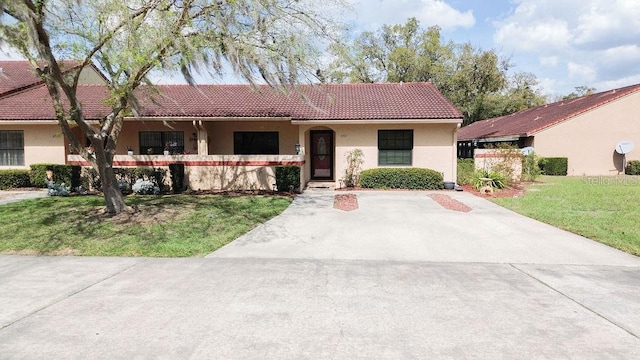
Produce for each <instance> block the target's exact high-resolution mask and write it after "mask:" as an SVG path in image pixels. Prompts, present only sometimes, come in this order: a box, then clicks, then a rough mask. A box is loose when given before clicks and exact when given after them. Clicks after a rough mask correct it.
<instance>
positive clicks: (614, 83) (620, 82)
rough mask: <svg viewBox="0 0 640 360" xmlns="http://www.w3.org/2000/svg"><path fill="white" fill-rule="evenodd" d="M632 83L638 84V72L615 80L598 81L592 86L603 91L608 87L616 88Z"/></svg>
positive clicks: (639, 79) (639, 75)
mask: <svg viewBox="0 0 640 360" xmlns="http://www.w3.org/2000/svg"><path fill="white" fill-rule="evenodd" d="M634 84H640V74H638V75H631V76H627V77H623V78H619V79H615V80H609V81H599V82H596V83H594V84H593V87H595V88H596V89H597V90H598V91H605V90H609V89H617V88H621V87H624V86H629V85H634Z"/></svg>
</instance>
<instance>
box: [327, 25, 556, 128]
mask: <svg viewBox="0 0 640 360" xmlns="http://www.w3.org/2000/svg"><path fill="white" fill-rule="evenodd" d="M330 50H331V52H332V54H333V55H334V61H333V63H332V64H331V65H330V66H329V67H328V69H327V71H326V73H327V80H328V81H331V82H383V81H384V82H400V81H403V82H418V81H431V82H433V84H434V85H435V86H436V87H437V88H438V89H439V90H440V91H441V92H442V93H443V95H444V96H446V97H447V98H448V99H449V100H450V101H451V102H452V103H453V104H454V105H455V106H456V107H457V108H458V109H460V110H461V111H462V112H463V114H464V124H465V125H466V124H470V123H472V122H474V121H477V120H481V119H486V118H489V117H495V116H501V115H507V114H510V113H513V112H516V111H520V110H523V109H526V108H529V107H532V106H538V105H541V104H544V102H545V99H544V97H543V96H542V95H541V94H540V93H539V90H538V81H537V79H536V77H535V75H533V74H531V73H516V74H514V75H512V76H509V75H508V70H509V69H510V68H511V65H510V64H509V61H508V60H507V59H503V58H501V57H500V56H499V55H498V54H497V53H496V52H495V51H494V50H488V51H487V50H482V49H480V48H476V47H474V46H472V45H471V44H468V43H466V44H456V43H454V42H451V41H449V42H445V41H444V40H443V39H442V36H441V34H440V28H439V27H437V26H433V27H429V28H428V29H426V30H425V29H423V28H421V27H420V24H419V22H418V20H416V19H415V18H410V19H409V20H407V22H406V23H405V24H404V25H391V26H389V25H384V26H383V27H382V28H381V29H380V30H378V31H377V32H363V33H362V34H360V35H359V36H358V37H357V38H355V40H353V41H352V42H349V43H341V44H337V45H334V46H333V47H331V49H330Z"/></svg>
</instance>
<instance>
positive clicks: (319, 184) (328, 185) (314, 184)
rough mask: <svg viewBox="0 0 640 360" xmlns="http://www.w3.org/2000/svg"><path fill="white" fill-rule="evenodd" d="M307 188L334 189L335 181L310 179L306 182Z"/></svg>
mask: <svg viewBox="0 0 640 360" xmlns="http://www.w3.org/2000/svg"><path fill="white" fill-rule="evenodd" d="M307 189H327V190H335V189H336V183H335V181H310V182H308V183H307Z"/></svg>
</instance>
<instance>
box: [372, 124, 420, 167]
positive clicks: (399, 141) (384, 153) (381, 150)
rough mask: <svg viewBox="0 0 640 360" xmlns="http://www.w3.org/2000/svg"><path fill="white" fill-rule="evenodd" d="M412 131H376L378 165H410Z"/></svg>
mask: <svg viewBox="0 0 640 360" xmlns="http://www.w3.org/2000/svg"><path fill="white" fill-rule="evenodd" d="M412 150H413V130H378V165H381V166H384V165H411V153H412Z"/></svg>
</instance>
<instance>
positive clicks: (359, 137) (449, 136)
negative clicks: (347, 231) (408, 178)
mask: <svg viewBox="0 0 640 360" xmlns="http://www.w3.org/2000/svg"><path fill="white" fill-rule="evenodd" d="M456 128H457V124H371V125H330V126H327V127H324V126H320V127H314V126H304V127H302V128H301V130H304V131H305V143H306V144H307V146H308V143H309V131H310V130H325V129H331V130H333V131H334V142H335V155H334V159H335V161H334V180H335V181H336V184H337V185H338V186H339V185H340V184H339V180H340V179H342V178H343V177H344V174H345V170H346V168H347V160H346V157H347V154H348V153H349V152H351V151H353V150H354V149H360V150H362V152H363V155H364V164H363V165H362V169H363V170H365V169H371V168H376V167H380V166H379V164H378V130H413V132H414V133H413V139H414V144H413V145H414V146H413V152H412V164H411V167H421V168H429V169H433V170H436V171H438V172H441V173H443V175H444V179H445V181H455V177H456V174H455V171H456V154H455V150H456V148H455V138H454V133H455V130H456ZM309 153H310V149H306V158H305V159H306V163H307V164H310V160H311V158H310V155H309ZM305 170H306V171H305V179H307V180H309V178H310V172H309V166H307V167H306V169H305Z"/></svg>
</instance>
